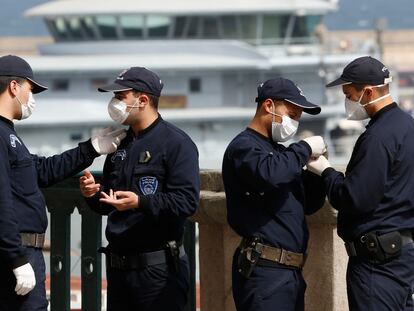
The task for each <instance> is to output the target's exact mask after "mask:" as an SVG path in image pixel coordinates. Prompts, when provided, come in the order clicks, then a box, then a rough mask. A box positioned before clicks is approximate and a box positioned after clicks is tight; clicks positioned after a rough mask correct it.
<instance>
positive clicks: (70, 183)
mask: <svg viewBox="0 0 414 311" xmlns="http://www.w3.org/2000/svg"><path fill="white" fill-rule="evenodd" d="M95 176H96V177H97V179H99V177H100V176H101V175H100V174H99V173H98V174H95ZM43 193H44V195H45V198H46V203H47V208H48V211H49V213H50V240H51V253H50V310H51V311H70V290H71V288H70V279H71V273H70V239H71V229H70V227H71V226H70V224H71V215H72V213H73V212H74V210H75V208H76V209H78V211H79V214H80V215H81V219H82V225H81V230H82V233H81V237H82V243H81V295H82V310H83V311H101V310H102V306H101V295H102V282H101V280H102V278H101V270H102V269H101V268H102V256H101V254H99V253H98V252H97V250H98V248H99V247H100V246H101V243H102V236H101V232H102V217H101V216H100V215H98V214H96V213H94V212H93V211H91V210H90V209H89V207H88V206H87V204H86V202H85V201H84V199H83V197H82V196H81V194H80V192H79V183H78V177H73V178H69V179H67V180H65V181H62V182H60V183H58V184H56V185H55V186H53V187H50V188H47V189H44V190H43ZM185 232H186V233H185V236H184V247H185V249H186V252H187V255H188V258H189V261H190V292H189V296H188V304H187V308H186V311H195V310H196V277H195V271H196V263H195V241H196V238H195V224H194V223H192V222H189V221H188V222H187V223H186V231H185Z"/></svg>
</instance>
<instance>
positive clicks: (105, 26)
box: [96, 15, 117, 39]
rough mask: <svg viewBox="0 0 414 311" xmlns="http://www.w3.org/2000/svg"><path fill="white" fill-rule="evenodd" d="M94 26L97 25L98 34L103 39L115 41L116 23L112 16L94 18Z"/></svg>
mask: <svg viewBox="0 0 414 311" xmlns="http://www.w3.org/2000/svg"><path fill="white" fill-rule="evenodd" d="M96 24H97V25H98V29H99V32H100V33H101V36H102V38H104V39H116V38H117V31H116V28H117V21H116V18H115V17H114V16H104V15H102V16H96Z"/></svg>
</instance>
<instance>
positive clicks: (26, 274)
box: [13, 263, 36, 296]
mask: <svg viewBox="0 0 414 311" xmlns="http://www.w3.org/2000/svg"><path fill="white" fill-rule="evenodd" d="M13 273H14V275H15V276H16V288H15V289H14V290H15V291H16V294H17V295H22V296H24V295H26V294H27V293H28V292H30V291H31V290H32V289H33V288H34V287H35V285H36V278H35V274H34V271H33V268H32V266H31V264H30V263H27V264H24V265H23V266H20V267H17V268H15V269H13Z"/></svg>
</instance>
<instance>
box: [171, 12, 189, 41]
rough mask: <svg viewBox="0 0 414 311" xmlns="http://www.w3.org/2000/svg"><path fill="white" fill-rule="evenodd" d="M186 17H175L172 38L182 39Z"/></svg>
mask: <svg viewBox="0 0 414 311" xmlns="http://www.w3.org/2000/svg"><path fill="white" fill-rule="evenodd" d="M187 20H188V19H187V17H185V16H177V17H176V18H175V23H174V38H183V37H184V30H185V27H186V23H187Z"/></svg>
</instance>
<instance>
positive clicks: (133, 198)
mask: <svg viewBox="0 0 414 311" xmlns="http://www.w3.org/2000/svg"><path fill="white" fill-rule="evenodd" d="M99 201H101V202H102V203H106V204H110V205H112V206H113V207H115V208H116V209H117V210H118V211H126V210H129V209H133V208H138V203H139V197H138V195H137V194H135V193H134V192H132V191H115V192H114V191H113V190H112V189H110V190H109V195H108V194H106V193H105V192H101V198H100V199H99Z"/></svg>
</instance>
